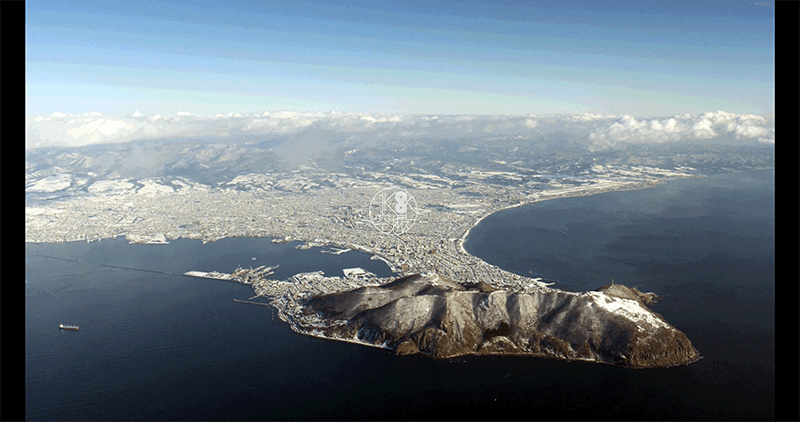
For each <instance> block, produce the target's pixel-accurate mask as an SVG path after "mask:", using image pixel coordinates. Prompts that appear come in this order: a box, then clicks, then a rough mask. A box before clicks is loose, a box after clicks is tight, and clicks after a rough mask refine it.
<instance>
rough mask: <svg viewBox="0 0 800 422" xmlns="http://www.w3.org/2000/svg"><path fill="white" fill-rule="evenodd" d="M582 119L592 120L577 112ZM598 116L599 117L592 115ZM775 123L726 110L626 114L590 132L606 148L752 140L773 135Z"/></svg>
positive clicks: (596, 143) (594, 145)
mask: <svg viewBox="0 0 800 422" xmlns="http://www.w3.org/2000/svg"><path fill="white" fill-rule="evenodd" d="M575 120H579V121H587V120H590V119H588V118H585V117H581V116H578V118H577V119H575ZM592 120H599V119H592ZM774 127H775V124H774V121H773V120H770V119H767V118H765V117H762V116H757V115H753V114H744V115H738V114H734V113H727V112H724V111H717V112H709V113H703V114H701V115H698V116H693V115H691V114H677V115H675V116H673V117H671V118H668V119H661V120H659V119H636V118H634V117H632V116H629V115H625V116H622V117H620V118H618V119H615V121H614V122H613V123H610V124H609V125H608V126H603V125H600V126H599V127H597V128H595V129H594V130H593V131H592V132H591V134H590V135H589V139H590V141H592V149H595V150H597V149H604V148H613V147H616V146H620V145H622V144H625V143H664V142H677V141H700V140H717V141H719V142H729V141H730V139H737V140H744V141H748V140H753V141H755V140H756V139H758V140H759V141H760V142H764V143H769V142H767V141H761V139H762V138H763V139H770V135H771V139H773V143H774V132H775V129H774Z"/></svg>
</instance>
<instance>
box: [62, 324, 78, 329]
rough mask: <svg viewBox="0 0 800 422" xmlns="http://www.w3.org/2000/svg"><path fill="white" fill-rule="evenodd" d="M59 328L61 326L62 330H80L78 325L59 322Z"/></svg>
mask: <svg viewBox="0 0 800 422" xmlns="http://www.w3.org/2000/svg"><path fill="white" fill-rule="evenodd" d="M58 328H60V329H62V330H75V331H78V326H77V325H64V324H58Z"/></svg>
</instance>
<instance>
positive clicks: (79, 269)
mask: <svg viewBox="0 0 800 422" xmlns="http://www.w3.org/2000/svg"><path fill="white" fill-rule="evenodd" d="M774 231H775V224H774V171H751V172H742V173H732V174H724V175H718V176H712V177H708V178H697V179H687V180H677V181H673V182H669V183H666V184H663V185H661V186H658V187H656V188H652V189H645V190H640V191H632V192H616V193H608V194H601V195H595V196H589V197H581V198H569V199H560V200H553V201H546V202H540V203H537V204H531V205H528V206H525V207H520V208H516V209H510V210H506V211H503V212H500V213H497V214H496V215H493V216H491V217H489V218H487V219H485V220H484V221H483V222H481V224H480V225H479V226H478V227H476V228H475V229H473V230H472V232H471V234H470V238H469V240H468V242H467V243H466V248H467V250H468V251H470V252H471V253H474V254H476V255H478V256H480V257H481V258H483V259H485V260H486V261H488V262H491V263H494V264H496V265H498V266H501V267H503V268H505V269H507V270H509V271H513V272H516V273H519V274H524V275H530V276H541V277H545V278H547V279H550V280H554V281H556V282H557V284H556V286H555V287H558V288H561V289H564V290H573V291H581V290H587V289H595V288H597V287H599V286H601V285H603V284H607V283H609V282H610V281H611V279H612V278H613V279H615V281H616V282H618V283H623V284H626V285H629V286H637V287H638V288H639V289H640V290H642V291H653V292H656V293H657V294H659V295H661V296H662V300H661V301H660V302H658V303H657V304H655V305H654V306H653V310H654V311H655V312H658V313H660V314H661V315H663V316H664V317H665V318H666V320H667V321H669V322H670V323H671V324H673V325H674V326H676V327H677V328H678V329H680V330H682V331H683V332H684V333H686V335H687V336H688V337H689V339H690V340H691V341H692V343H693V344H694V345H695V347H696V348H697V349H698V350H699V351H700V353H701V354H702V355H703V356H704V359H703V360H701V361H700V362H697V363H695V364H693V365H689V366H685V367H677V368H667V369H654V370H626V369H621V368H615V367H611V366H606V365H599V364H592V363H585V362H562V361H555V360H549V359H542V358H528V357H468V358H460V359H453V360H448V361H434V360H432V359H428V358H424V357H422V356H394V355H393V354H392V353H391V352H390V351H386V350H381V349H374V348H369V347H363V346H358V345H353V344H348V343H340V342H334V341H326V340H321V339H315V338H311V337H306V336H302V335H299V334H296V333H294V332H292V331H291V330H289V328H288V327H287V326H286V324H284V323H283V322H281V321H279V320H277V319H274V320H273V318H272V312H271V311H270V309H269V308H267V307H264V306H254V305H244V304H238V303H235V302H233V301H232V299H247V298H249V297H250V296H252V295H253V292H252V289H250V288H249V287H247V286H244V285H240V284H236V283H232V282H225V281H218V280H204V279H196V278H188V277H183V276H180V275H177V274H180V273H183V272H185V271H189V270H201V271H221V272H230V271H233V270H234V269H235V268H236V267H237V266H242V267H248V266H252V267H255V266H257V265H275V264H280V268H279V269H278V270H277V271H276V274H275V276H274V277H276V278H285V277H288V276H290V275H292V274H295V273H297V272H303V271H315V270H324V271H325V272H326V274H328V275H341V269H342V268H348V267H355V266H360V267H362V268H365V269H367V270H370V271H372V272H374V273H376V274H378V275H382V276H387V275H390V273H389V271H388V269H387V268H386V267H385V265H384V264H383V263H382V262H380V261H370V260H369V256H368V255H364V254H360V253H357V252H348V253H345V254H342V255H338V256H336V255H329V254H321V253H319V252H318V251H319V250H318V249H311V250H296V249H294V246H295V245H296V243H290V244H287V245H276V244H273V243H271V242H270V241H269V239H241V238H232V239H223V240H220V241H218V242H213V243H208V244H205V245H203V244H202V243H201V242H199V241H190V240H183V239H182V240H177V241H172V242H171V243H170V244H169V245H129V244H127V242H125V241H124V240H122V239H116V240H103V241H101V242H95V243H91V244H87V243H85V242H83V243H81V242H72V243H65V244H56V245H47V244H26V274H25V278H26V280H25V283H26V284H25V287H26V298H25V299H26V300H25V303H26V314H25V324H26V325H25V327H26V335H25V346H26V352H25V353H26V356H25V363H26V367H25V381H26V382H25V408H26V417H27V419H29V420H55V419H60V420H63V419H91V420H108V419H114V420H119V419H121V420H137V419H149V420H152V419H160V420H165V419H166V420H188V419H192V420H196V419H200V420H208V419H493V418H515V419H606V418H616V419H706V420H707V419H712V420H713V419H771V418H774V417H775V412H774V396H775V386H774V373H775V366H774V349H775V347H774V338H775V335H774V334H775V330H774V321H775V318H774V315H775V312H774V284H775V274H774ZM37 255H42V256H48V258H46V257H42V256H37ZM55 258H62V259H55ZM252 258H256V259H255V260H253V259H252ZM78 261H79V262H78ZM101 265H113V266H119V267H130V268H139V269H144V270H150V271H154V272H143V271H133V270H127V269H119V268H110V267H102V266H101ZM166 273H171V274H166ZM59 323H65V324H76V325H80V327H81V329H80V331H78V332H70V331H61V330H59V329H58V328H57V327H58V324H59Z"/></svg>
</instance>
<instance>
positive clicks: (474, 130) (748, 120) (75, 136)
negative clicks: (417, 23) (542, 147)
mask: <svg viewBox="0 0 800 422" xmlns="http://www.w3.org/2000/svg"><path fill="white" fill-rule="evenodd" d="M546 133H564V134H566V135H570V136H575V137H578V138H580V139H583V140H585V141H586V143H587V144H588V146H589V148H590V149H591V150H603V149H609V148H621V147H624V146H625V145H628V144H661V143H670V142H719V143H739V144H741V143H762V144H769V145H774V144H775V121H774V118H773V117H764V116H758V115H753V114H733V113H726V112H724V111H717V112H709V113H704V114H699V115H691V114H680V115H674V116H671V117H667V118H636V117H633V116H630V115H623V116H613V115H600V114H579V115H532V114H529V115H492V116H479V115H448V116H437V115H401V114H365V113H337V112H327V113H323V112H293V111H277V112H269V111H265V112H263V113H246V114H245V113H243V114H238V113H228V114H216V115H194V114H192V113H187V112H177V113H175V114H173V115H171V116H160V115H157V114H156V115H145V114H142V113H140V112H139V111H136V112H135V113H133V114H131V115H127V116H105V115H103V114H101V113H98V112H91V113H85V114H68V113H61V112H58V111H56V112H55V113H53V114H50V115H46V116H31V117H28V118H27V119H26V142H25V145H26V149H34V148H43V147H50V146H60V147H77V146H85V145H91V144H103V143H119V142H127V141H133V140H140V139H163V138H193V137H204V138H209V137H211V138H219V139H220V140H224V139H225V138H229V137H233V136H237V135H255V136H264V137H283V138H286V139H292V138H299V139H305V140H306V141H307V142H317V143H320V144H322V146H324V145H325V144H327V143H328V142H330V141H335V140H342V139H358V140H362V141H366V142H373V141H376V140H380V139H387V140H388V139H403V138H437V139H454V138H463V137H486V136H516V135H519V136H532V135H537V134H546Z"/></svg>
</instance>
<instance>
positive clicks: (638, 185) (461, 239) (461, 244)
mask: <svg viewBox="0 0 800 422" xmlns="http://www.w3.org/2000/svg"><path fill="white" fill-rule="evenodd" d="M663 182H664V181H661V180H659V181H643V182H620V183H617V184H612V185H607V186H606V189H602V190H601V191H599V192H591V193H588V194H585V195H580V194H578V195H559V194H563V193H573V192H578V193H581V192H583V191H585V190H586V189H588V187H587V188H584V189H578V188H570V189H565V190H562V191H556V192H553V193H552V194H549V195H547V196H550V195H553V196H552V197H550V198H542V196H543V195H545V193H546V192H548V191H544V192H539V193H536V194H534V197H535V198H534V199H533V200H531V201H522V202H520V203H519V204H515V205H510V206H507V207H503V208H500V209H498V210H495V211H491V212H489V213H487V214H486V215H484V216H482V217H480V218H478V219H477V220H476V221H475V223H473V224H472V226H470V227H469V228H468V229H467V230H466V231H465V232H464V233H463V234H462V235H461V236H460V237H459V238H458V239H457V240H456V242H457V243H458V249H459V251H461V253H464V254H466V255H468V256H471V257H475V258H478V257H477V256H475V255H472V254H470V253H469V252H467V250H466V249H464V243H465V242H466V240H467V236H469V232H470V231H471V230H472V229H474V228H475V227H477V226H478V224H480V222H481V221H483V220H484V219H485V218H487V217H489V216H491V215H494V214H497V213H499V212H501V211H505V210H508V209H512V208H517V207H521V206H523V205H529V204H534V203H536V202H541V201H549V200H553V199H561V198H577V197H582V196H592V195H599V194H602V193H609V192H622V191H628V190H639V189H646V188H650V187H654V186H657V185H659V184H661V183H663ZM620 185H622V187H623V188H621V189H614V188H615V187H619V186H620ZM630 185H633V186H630ZM642 185H644V186H642ZM629 186H630V188H629V189H624V188H625V187H629ZM556 195H558V196H556ZM479 259H480V258H479Z"/></svg>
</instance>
